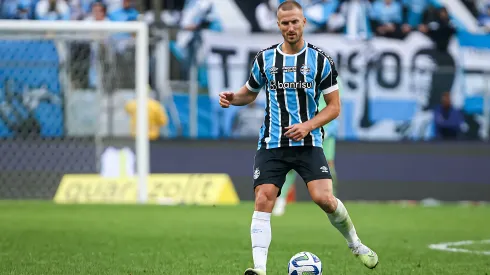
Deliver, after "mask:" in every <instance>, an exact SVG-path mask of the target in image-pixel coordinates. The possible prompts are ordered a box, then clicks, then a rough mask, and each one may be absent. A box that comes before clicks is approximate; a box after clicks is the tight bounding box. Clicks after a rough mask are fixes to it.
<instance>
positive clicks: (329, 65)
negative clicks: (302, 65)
mask: <svg viewBox="0 0 490 275" xmlns="http://www.w3.org/2000/svg"><path fill="white" fill-rule="evenodd" d="M324 64H325V65H324V68H323V70H322V78H321V79H322V80H321V81H320V84H319V87H318V88H319V91H320V92H321V93H322V94H323V98H324V99H325V102H326V103H327V107H325V108H323V110H321V111H320V112H319V113H318V114H317V115H316V116H314V117H313V118H311V119H310V120H308V121H306V122H303V123H300V124H295V125H291V126H288V127H286V128H285V129H286V130H287V131H286V133H284V135H285V136H286V137H288V138H290V139H293V140H295V141H299V140H301V139H303V138H304V137H305V136H306V135H308V133H310V132H311V131H313V130H315V129H317V128H320V127H323V126H324V125H325V124H327V123H329V122H330V121H332V120H334V119H335V118H337V117H338V116H339V115H340V96H339V86H338V84H337V75H338V73H337V70H336V69H335V64H334V62H333V60H332V59H331V58H329V57H328V58H325V62H324Z"/></svg>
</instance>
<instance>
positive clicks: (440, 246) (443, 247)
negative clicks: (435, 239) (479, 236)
mask: <svg viewBox="0 0 490 275" xmlns="http://www.w3.org/2000/svg"><path fill="white" fill-rule="evenodd" d="M481 243H485V244H490V240H481V241H459V242H450V243H439V244H431V245H429V248H430V249H435V250H441V251H448V252H461V253H473V254H480V255H489V256H490V251H476V250H469V249H463V248H454V247H451V246H462V245H469V244H481Z"/></svg>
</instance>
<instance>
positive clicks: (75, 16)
mask: <svg viewBox="0 0 490 275" xmlns="http://www.w3.org/2000/svg"><path fill="white" fill-rule="evenodd" d="M94 2H101V0H98V1H97V0H71V1H70V8H71V19H72V20H82V19H84V18H86V17H87V16H89V15H90V12H91V10H92V4H93V3H94Z"/></svg>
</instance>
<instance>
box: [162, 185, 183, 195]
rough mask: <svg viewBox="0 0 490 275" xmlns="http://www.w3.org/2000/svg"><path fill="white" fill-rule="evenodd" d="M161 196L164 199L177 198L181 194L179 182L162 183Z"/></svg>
mask: <svg viewBox="0 0 490 275" xmlns="http://www.w3.org/2000/svg"><path fill="white" fill-rule="evenodd" d="M162 191H163V194H164V197H165V198H173V199H175V198H178V197H179V195H180V193H181V192H182V185H181V184H180V182H179V181H167V182H164V183H163V190H162Z"/></svg>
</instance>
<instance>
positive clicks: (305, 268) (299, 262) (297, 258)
mask: <svg viewBox="0 0 490 275" xmlns="http://www.w3.org/2000/svg"><path fill="white" fill-rule="evenodd" d="M322 271H323V268H322V262H321V261H320V259H319V258H318V257H317V256H316V255H315V254H313V253H311V252H299V253H298V254H296V255H294V256H293V257H292V258H291V260H289V264H288V274H289V275H322Z"/></svg>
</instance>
